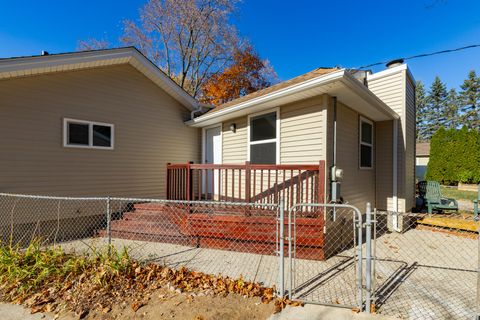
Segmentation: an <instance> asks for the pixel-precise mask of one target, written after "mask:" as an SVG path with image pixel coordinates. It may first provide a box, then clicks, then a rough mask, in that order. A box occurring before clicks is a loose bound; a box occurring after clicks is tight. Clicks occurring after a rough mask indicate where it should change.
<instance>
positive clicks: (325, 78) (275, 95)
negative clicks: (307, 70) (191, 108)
mask: <svg viewBox="0 0 480 320" xmlns="http://www.w3.org/2000/svg"><path fill="white" fill-rule="evenodd" d="M344 73H345V69H341V70H339V71H335V72H332V73H329V74H327V75H322V76H319V77H316V78H313V79H309V80H306V81H304V82H301V83H298V84H295V85H292V86H290V87H287V88H284V89H281V90H278V91H274V92H271V93H269V94H266V95H263V96H260V97H257V98H253V99H251V100H247V101H244V102H241V103H239V104H236V105H232V106H230V107H227V108H225V109H222V110H219V111H214V112H211V113H206V114H204V115H201V116H200V117H197V118H195V119H192V120H189V121H187V122H185V123H186V124H187V125H190V126H192V127H202V126H203V123H204V122H207V121H209V120H211V119H214V118H217V117H221V116H225V115H228V114H231V113H234V112H238V111H241V110H244V109H247V108H249V107H251V106H254V105H257V104H260V103H265V102H268V101H271V100H274V99H279V98H281V97H284V96H287V95H289V94H292V93H295V92H298V91H301V90H305V89H308V88H310V87H314V86H318V85H323V84H326V83H329V82H333V81H337V80H338V79H341V78H342V77H343V74H344Z"/></svg>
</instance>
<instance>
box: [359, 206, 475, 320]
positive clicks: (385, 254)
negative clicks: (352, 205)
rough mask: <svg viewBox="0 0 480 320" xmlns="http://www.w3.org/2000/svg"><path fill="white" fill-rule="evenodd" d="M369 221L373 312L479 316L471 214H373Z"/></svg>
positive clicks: (401, 315)
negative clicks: (371, 227)
mask: <svg viewBox="0 0 480 320" xmlns="http://www.w3.org/2000/svg"><path fill="white" fill-rule="evenodd" d="M368 215H369V210H367V220H368ZM372 222H373V230H372V231H373V233H372V236H373V242H372V244H373V245H372V248H371V249H372V258H371V263H372V271H371V286H372V290H373V293H372V304H371V309H372V311H374V312H375V313H380V314H384V315H389V316H394V317H399V318H404V319H479V318H480V317H479V314H480V313H479V311H480V310H479V306H480V304H479V299H480V296H479V290H478V288H479V286H480V272H479V249H480V245H479V233H478V230H479V223H478V222H474V220H473V215H472V214H468V213H454V214H448V215H447V214H444V215H442V214H434V215H427V214H413V213H395V212H374V213H373V221H372ZM467 229H471V230H467ZM367 243H368V241H367ZM366 258H367V260H369V256H368V255H367V257H366ZM367 285H368V283H367ZM367 305H370V303H369V300H368V299H367Z"/></svg>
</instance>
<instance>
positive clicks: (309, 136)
mask: <svg viewBox="0 0 480 320" xmlns="http://www.w3.org/2000/svg"><path fill="white" fill-rule="evenodd" d="M279 110H280V112H279V118H280V146H279V148H280V163H281V164H316V163H318V162H319V161H320V160H323V159H324V154H325V152H326V151H325V150H324V147H325V144H324V143H323V141H324V135H325V132H324V117H325V113H326V104H325V103H324V99H323V98H322V96H319V97H315V98H311V99H306V100H303V101H300V102H296V103H292V104H288V105H285V106H281V107H280V108H279ZM232 123H235V124H236V128H237V129H236V132H235V133H233V132H232V131H231V130H230V125H231V124H232ZM247 130H248V117H247V116H245V117H241V118H236V119H232V120H229V121H226V122H224V123H223V124H222V150H223V152H222V161H223V163H225V164H227V163H228V164H243V163H245V161H247V160H248V131H247ZM271 174H272V176H271V179H270V184H269V182H268V179H267V177H268V171H267V170H264V172H263V183H261V182H260V180H261V172H257V177H256V187H255V191H256V193H259V192H260V191H261V189H263V190H262V191H264V190H266V189H267V188H273V187H274V183H275V180H274V177H275V176H274V174H273V172H272V173H271ZM296 174H297V173H294V175H296ZM285 178H286V179H289V178H290V173H288V172H287V173H286V177H285ZM238 179H239V177H238V173H235V184H236V185H237V184H238ZM278 179H279V181H282V179H283V176H282V173H279V175H278ZM231 181H232V176H231V173H229V176H228V186H227V189H228V193H229V194H231ZM244 181H245V180H244V176H242V188H241V189H239V188H238V187H236V188H234V189H235V197H239V198H240V197H241V196H240V194H239V192H241V195H242V196H244V193H245V190H243V185H244ZM252 184H253V181H252ZM224 188H225V185H222V188H221V190H222V191H221V192H220V195H223V194H225V192H224ZM252 192H253V186H252Z"/></svg>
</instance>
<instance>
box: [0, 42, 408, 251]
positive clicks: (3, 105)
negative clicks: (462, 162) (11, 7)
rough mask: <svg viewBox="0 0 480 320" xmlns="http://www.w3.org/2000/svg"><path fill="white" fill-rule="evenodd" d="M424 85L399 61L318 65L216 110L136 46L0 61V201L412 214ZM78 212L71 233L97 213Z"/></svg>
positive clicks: (28, 211)
mask: <svg viewBox="0 0 480 320" xmlns="http://www.w3.org/2000/svg"><path fill="white" fill-rule="evenodd" d="M414 83H415V82H414V79H413V77H412V75H411V73H410V71H409V69H408V67H407V65H406V64H404V63H403V62H402V61H395V62H393V63H391V64H389V65H388V68H387V69H386V70H383V71H380V72H377V73H371V72H369V71H363V70H349V69H342V68H319V69H316V70H313V71H311V72H309V73H306V74H303V75H301V76H299V77H296V78H294V79H291V80H288V81H285V82H281V83H279V84H276V85H273V86H271V87H269V88H267V89H264V90H260V91H257V92H255V93H252V94H249V95H246V96H243V97H241V98H238V99H236V100H234V101H230V102H228V103H225V104H223V105H220V106H216V107H215V108H213V109H211V110H208V111H206V109H208V108H206V106H205V105H202V104H200V103H198V102H197V101H195V99H193V98H192V97H191V96H189V95H188V94H187V93H186V92H185V91H183V90H182V89H181V88H180V87H179V86H178V85H177V84H176V83H175V82H173V81H172V80H171V79H170V78H169V77H167V76H166V75H165V74H164V73H163V72H162V71H160V70H159V69H158V68H157V67H156V66H155V65H154V64H153V63H151V62H150V61H149V60H148V59H147V58H145V57H144V56H143V55H142V54H141V53H140V52H139V51H137V50H136V49H135V48H132V47H127V48H118V49H109V50H97V51H88V52H76V53H65V54H54V55H41V56H32V57H19V58H9V59H1V60H0V119H1V120H2V125H1V126H0V137H1V138H0V139H1V140H0V141H1V147H2V153H1V155H0V192H7V193H23V194H43V195H58V196H127V197H142V198H148V197H150V198H168V199H178V200H204V199H209V200H217V201H225V200H227V201H243V202H275V203H276V202H278V201H280V199H283V200H284V201H285V204H286V207H290V206H292V205H294V204H295V203H299V202H313V203H323V202H343V203H348V204H352V205H354V206H357V207H358V208H360V210H364V209H365V204H366V203H367V202H370V203H371V204H372V207H374V208H377V209H379V210H389V211H395V212H407V211H409V210H410V209H411V208H412V207H413V206H414V190H415V165H414V164H415V97H414V92H415V87H414ZM55 208H56V206H55V205H53V206H52V208H51V209H52V210H44V212H43V216H42V219H43V220H44V221H45V223H47V222H48V223H51V224H54V221H55V220H54V219H55V217H56V216H57V213H56V212H57V211H56V209H55ZM17 209H18V208H17ZM24 209H25V210H24V212H23V213H22V214H19V215H18V216H16V219H17V220H18V221H20V222H22V223H30V222H31V221H30V220H29V219H31V218H30V217H31V216H32V214H35V213H33V212H32V210H33V209H34V208H28V206H25V208H24ZM64 210H67V209H64ZM68 210H69V213H68V214H67V213H65V215H66V216H69V217H70V218H69V220H68V221H64V222H63V223H64V224H68V223H72V222H78V219H79V212H82V213H83V216H88V215H95V214H98V212H95V211H92V210H90V211H89V210H87V209H85V208H82V210H80V209H79V208H75V207H71V208H68ZM50 211H51V213H50V214H48V213H47V212H50ZM315 214H317V215H315ZM37 215H38V214H37ZM305 215H306V217H307V218H315V217H319V216H318V212H317V213H315V212H307V213H305ZM190 218H191V219H194V218H195V217H193V216H190ZM322 219H324V218H322ZM315 221H316V222H315ZM322 221H323V220H321V219H320V220H308V221H307V222H306V223H309V224H310V226H313V225H315V226H316V227H315V229H316V230H317V229H318V230H323V228H321V226H320V225H317V224H318V223H321V224H323V222H322ZM192 223H193V222H192ZM209 223H213V222H212V221H210V222H209ZM311 223H313V224H311ZM90 229H92V226H90ZM349 229H351V228H349ZM322 232H323V231H322ZM322 237H323V235H322ZM322 241H323V240H322ZM319 243H320V242H319ZM322 243H323V242H322ZM222 245H225V244H222Z"/></svg>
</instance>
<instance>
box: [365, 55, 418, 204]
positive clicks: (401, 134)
mask: <svg viewBox="0 0 480 320" xmlns="http://www.w3.org/2000/svg"><path fill="white" fill-rule="evenodd" d="M386 67H387V68H386V69H385V70H382V71H379V72H376V73H373V74H369V75H367V82H368V88H369V89H370V91H372V92H373V93H374V94H375V95H376V96H377V97H378V98H379V99H380V100H382V101H383V102H384V103H385V104H386V105H387V106H389V107H390V108H391V109H393V110H394V111H395V112H396V113H397V114H398V115H399V116H400V119H399V120H396V121H386V122H384V123H377V127H376V129H375V130H376V135H377V137H378V138H379V139H377V141H378V142H379V143H377V152H379V153H383V154H390V155H392V153H394V150H393V145H394V141H396V144H397V161H396V164H395V163H394V162H393V155H392V156H391V157H390V158H391V159H392V161H391V163H387V162H388V161H380V163H377V170H379V172H389V171H392V170H393V171H394V172H395V171H396V172H397V173H396V174H395V173H394V172H392V174H391V180H390V181H389V182H386V183H385V185H380V186H377V199H382V198H385V199H386V198H390V197H392V199H391V200H389V201H388V203H386V204H384V205H383V208H381V209H387V210H389V211H397V212H409V211H410V210H411V208H412V207H414V206H415V123H416V122H415V112H416V110H415V79H414V78H413V76H412V74H411V72H410V70H409V69H408V66H407V64H405V63H404V60H403V59H395V60H392V61H390V62H388V63H387V64H386ZM395 123H396V124H395ZM395 127H397V130H395ZM395 135H397V139H395ZM382 137H383V138H384V139H383V141H384V143H383V145H381V144H380V138H382ZM387 137H388V138H387ZM382 166H384V167H382ZM395 167H396V169H391V168H395ZM382 174H383V173H382ZM395 175H396V177H395ZM386 178H387V177H386ZM389 179H390V178H389ZM387 180H388V179H387ZM395 180H396V183H395ZM390 185H391V187H390V188H389V186H390ZM395 185H396V187H395V188H394V186H395ZM395 189H396V190H395ZM389 194H390V195H392V196H390V197H389ZM397 199H398V201H397ZM377 205H378V204H377Z"/></svg>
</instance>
